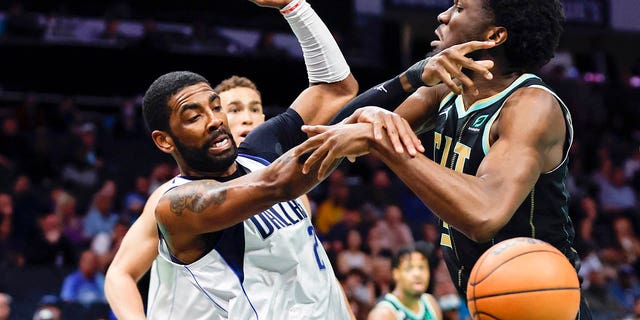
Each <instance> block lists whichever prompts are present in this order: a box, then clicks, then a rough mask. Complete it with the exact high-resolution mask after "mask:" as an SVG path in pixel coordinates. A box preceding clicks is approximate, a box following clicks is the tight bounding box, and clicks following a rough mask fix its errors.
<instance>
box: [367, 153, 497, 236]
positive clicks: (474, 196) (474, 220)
mask: <svg viewBox="0 0 640 320" xmlns="http://www.w3.org/2000/svg"><path fill="white" fill-rule="evenodd" d="M372 154H373V155H374V156H376V157H378V158H380V159H381V160H382V161H383V162H384V163H385V164H386V165H387V166H389V168H390V169H391V170H392V171H393V172H394V173H395V174H396V175H397V176H398V177H399V178H400V179H401V180H402V181H403V182H404V183H405V184H406V185H407V187H409V189H411V191H413V192H414V194H416V195H417V196H418V197H419V198H420V200H422V202H423V203H424V204H425V205H427V206H428V207H429V208H430V209H431V210H432V211H433V212H434V213H435V214H436V215H437V216H438V217H440V218H441V219H442V220H444V221H445V222H447V223H448V224H450V225H452V226H454V227H455V228H456V229H458V230H460V231H461V232H462V233H464V234H465V235H466V236H467V237H469V238H470V239H472V240H474V241H478V242H484V241H487V240H489V239H491V237H492V236H493V234H494V233H495V231H497V230H498V229H499V227H498V221H497V220H496V219H495V217H496V216H497V215H496V214H495V212H492V210H494V209H495V206H494V205H492V201H493V200H496V199H494V197H492V196H491V194H490V192H488V188H487V186H486V185H485V182H484V181H481V180H480V179H479V178H477V177H475V176H470V175H466V174H461V173H459V172H455V171H453V170H450V169H448V168H445V167H442V166H440V165H439V164H437V163H435V162H433V161H432V160H431V159H428V158H426V157H425V156H423V155H422V154H419V155H418V156H416V157H410V156H408V155H407V154H406V153H404V154H397V153H396V152H394V151H393V150H392V149H388V148H380V147H379V146H378V145H377V144H376V145H375V146H374V147H373V149H372Z"/></svg>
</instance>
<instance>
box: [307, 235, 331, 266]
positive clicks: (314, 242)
mask: <svg viewBox="0 0 640 320" xmlns="http://www.w3.org/2000/svg"><path fill="white" fill-rule="evenodd" d="M307 233H309V236H310V237H313V254H315V255H316V263H318V268H320V270H324V269H326V268H327V266H326V265H325V264H324V262H322V260H321V259H320V255H318V246H319V245H320V244H319V243H318V237H316V233H315V231H314V230H313V226H309V228H307Z"/></svg>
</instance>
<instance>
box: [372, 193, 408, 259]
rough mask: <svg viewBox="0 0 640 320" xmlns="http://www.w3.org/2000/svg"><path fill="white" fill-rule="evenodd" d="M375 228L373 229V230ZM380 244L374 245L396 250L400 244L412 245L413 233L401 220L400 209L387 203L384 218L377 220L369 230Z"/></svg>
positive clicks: (392, 250)
mask: <svg viewBox="0 0 640 320" xmlns="http://www.w3.org/2000/svg"><path fill="white" fill-rule="evenodd" d="M374 229H375V230H374ZM371 234H373V235H374V238H375V239H377V241H378V242H380V243H381V244H379V245H376V247H380V248H385V249H390V250H391V252H394V253H395V252H397V251H398V249H399V248H400V247H402V246H413V244H414V242H413V235H412V234H411V230H410V229H409V226H407V224H406V223H404V222H403V221H402V211H401V210H400V207H398V206H396V205H388V206H387V207H385V210H384V220H382V221H379V222H378V223H376V225H375V226H374V227H373V228H372V230H371V231H370V236H371Z"/></svg>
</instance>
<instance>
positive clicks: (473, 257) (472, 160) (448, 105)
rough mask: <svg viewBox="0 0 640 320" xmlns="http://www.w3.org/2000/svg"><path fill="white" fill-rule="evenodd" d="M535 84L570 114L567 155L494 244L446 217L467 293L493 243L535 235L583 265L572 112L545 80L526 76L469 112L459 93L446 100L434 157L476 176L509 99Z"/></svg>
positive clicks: (458, 276)
mask: <svg viewBox="0 0 640 320" xmlns="http://www.w3.org/2000/svg"><path fill="white" fill-rule="evenodd" d="M523 87H535V88H540V89H542V90H546V91H548V92H549V93H551V94H553V95H554V96H555V97H556V99H557V100H558V102H559V103H560V105H561V108H562V112H563V114H564V116H565V123H566V128H567V130H566V132H567V133H566V138H565V143H564V149H563V159H562V162H561V163H560V165H558V167H556V168H555V169H554V170H552V171H550V172H547V173H544V174H542V175H540V177H539V178H538V181H537V182H536V184H535V186H534V188H533V189H532V190H531V192H530V193H529V196H528V197H527V198H526V199H525V201H524V202H523V203H522V204H521V205H520V207H519V208H518V209H517V210H516V212H515V213H514V215H513V216H512V218H511V220H509V222H508V223H507V224H506V225H505V226H504V227H503V228H502V229H501V230H500V231H499V232H498V233H497V234H496V235H495V237H494V238H493V239H492V240H491V241H489V242H488V243H477V242H474V241H472V240H470V239H469V238H467V237H466V236H465V235H464V234H462V233H461V232H459V231H458V230H456V229H455V228H453V227H451V226H449V225H448V224H447V223H446V221H441V231H442V235H441V241H440V242H441V246H442V247H443V250H444V255H445V260H446V262H447V266H448V269H449V272H450V273H451V277H452V279H453V281H454V283H455V284H456V286H457V288H458V291H459V292H460V294H461V295H462V296H465V292H464V291H465V290H466V286H467V281H468V278H469V273H470V272H471V269H472V268H473V266H474V264H475V262H476V261H477V260H478V258H479V257H480V256H481V255H482V253H484V252H485V251H486V250H487V249H488V248H489V247H491V246H492V245H493V244H495V243H498V242H500V241H502V240H504V239H508V238H513V237H521V236H524V237H532V238H537V239H541V240H544V241H546V242H548V243H550V244H552V245H553V246H555V247H556V248H558V249H559V250H560V251H561V252H563V253H564V254H565V255H566V256H567V258H568V259H569V260H570V261H571V262H572V263H573V264H574V266H576V269H577V268H578V256H577V254H576V252H575V250H573V248H572V247H571V246H572V243H573V238H574V234H575V232H574V229H573V224H572V222H571V219H570V218H569V214H568V199H569V194H568V191H567V186H566V184H565V181H566V177H567V174H568V160H567V156H568V150H569V147H570V146H571V142H572V140H573V127H572V125H571V116H570V114H569V110H568V109H567V107H566V106H565V104H564V103H563V102H562V101H561V100H560V98H558V97H557V96H556V95H555V93H553V91H551V90H550V89H549V88H548V87H547V86H546V85H545V84H544V83H543V82H542V80H541V79H540V78H538V77H537V76H535V75H533V74H523V75H522V76H520V77H519V78H518V79H516V81H514V82H513V83H512V84H511V85H510V86H509V87H507V88H506V89H504V90H503V91H502V92H500V93H498V94H496V95H494V96H492V97H489V98H486V99H483V100H479V101H477V102H476V103H474V104H473V105H472V106H471V107H470V108H469V109H468V110H465V108H464V104H463V101H462V96H459V95H454V94H453V93H451V94H449V95H448V96H446V97H445V98H444V99H443V101H442V102H441V104H440V107H439V114H438V118H437V123H436V128H435V133H434V157H433V159H434V161H436V162H438V163H440V165H443V166H446V167H448V168H450V169H452V170H455V171H458V172H463V173H466V174H470V175H475V174H476V172H477V170H478V167H479V165H480V163H481V162H482V160H483V159H484V157H485V155H486V154H487V153H488V152H489V147H490V141H489V138H490V136H489V132H490V130H491V126H492V124H493V123H494V121H495V120H496V118H497V117H498V115H499V114H500V110H501V109H502V106H503V104H504V102H505V101H506V100H507V98H508V97H509V96H510V95H511V94H512V93H514V92H515V91H516V90H518V89H519V88H523Z"/></svg>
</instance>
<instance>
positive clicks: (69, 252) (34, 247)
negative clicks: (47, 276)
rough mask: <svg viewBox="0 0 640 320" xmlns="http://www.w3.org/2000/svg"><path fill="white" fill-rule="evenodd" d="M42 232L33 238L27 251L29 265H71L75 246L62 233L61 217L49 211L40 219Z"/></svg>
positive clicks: (26, 256)
mask: <svg viewBox="0 0 640 320" xmlns="http://www.w3.org/2000/svg"><path fill="white" fill-rule="evenodd" d="M38 225H39V226H40V232H39V233H38V235H37V236H36V237H34V238H33V240H31V242H30V245H29V246H28V247H27V250H26V252H25V260H26V263H27V264H28V265H43V266H58V267H63V266H71V265H73V263H74V261H75V254H74V247H73V245H72V244H71V242H70V241H69V239H67V237H66V236H65V235H64V234H63V233H62V224H61V222H60V218H59V217H58V215H56V214H55V213H47V214H44V215H43V216H42V217H40V218H39V219H38Z"/></svg>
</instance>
